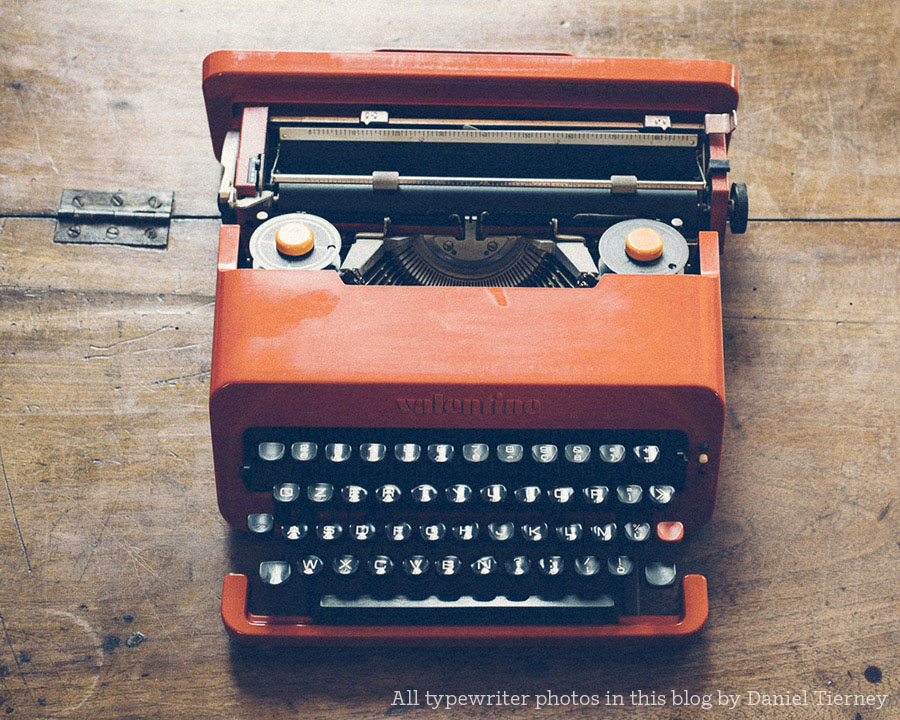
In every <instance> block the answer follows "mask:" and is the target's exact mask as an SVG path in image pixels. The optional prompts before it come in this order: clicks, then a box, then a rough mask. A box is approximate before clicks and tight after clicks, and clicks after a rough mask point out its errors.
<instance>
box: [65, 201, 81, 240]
mask: <svg viewBox="0 0 900 720" xmlns="http://www.w3.org/2000/svg"><path fill="white" fill-rule="evenodd" d="M73 202H74V201H73ZM66 235H68V236H69V237H70V238H77V237H78V236H79V235H81V226H80V225H73V226H72V227H70V228H69V229H68V230H66Z"/></svg>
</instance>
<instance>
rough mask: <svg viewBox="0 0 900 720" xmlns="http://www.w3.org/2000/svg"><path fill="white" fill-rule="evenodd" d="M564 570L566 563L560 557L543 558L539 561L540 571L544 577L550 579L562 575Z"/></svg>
mask: <svg viewBox="0 0 900 720" xmlns="http://www.w3.org/2000/svg"><path fill="white" fill-rule="evenodd" d="M564 568H565V561H564V560H563V558H562V557H561V556H560V555H550V556H549V557H542V558H540V559H539V560H538V569H539V570H540V571H541V573H542V574H543V575H547V576H549V577H554V576H556V575H561V574H562V571H563V569H564Z"/></svg>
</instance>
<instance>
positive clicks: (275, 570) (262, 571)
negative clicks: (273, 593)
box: [259, 560, 291, 587]
mask: <svg viewBox="0 0 900 720" xmlns="http://www.w3.org/2000/svg"><path fill="white" fill-rule="evenodd" d="M290 578H291V566H290V563H286V562H283V561H281V560H266V561H264V562H261V563H260V564H259V579H260V580H261V581H262V582H263V584H264V585H269V586H270V587H278V586H280V585H284V584H285V583H287V581H288V580H290Z"/></svg>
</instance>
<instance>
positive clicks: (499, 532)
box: [487, 522, 516, 542]
mask: <svg viewBox="0 0 900 720" xmlns="http://www.w3.org/2000/svg"><path fill="white" fill-rule="evenodd" d="M487 529H488V536H489V537H490V538H491V540H496V541H497V542H503V541H504V540H509V539H510V538H511V537H512V536H513V534H514V533H515V532H516V526H515V524H514V523H511V522H505V523H488V526H487Z"/></svg>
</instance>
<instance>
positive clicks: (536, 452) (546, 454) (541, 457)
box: [531, 445, 559, 464]
mask: <svg viewBox="0 0 900 720" xmlns="http://www.w3.org/2000/svg"><path fill="white" fill-rule="evenodd" d="M558 452H559V451H558V450H557V448H556V445H532V446H531V457H532V458H534V461H535V462H538V463H544V464H546V463H552V462H553V461H554V460H556V456H557V454H558Z"/></svg>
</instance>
